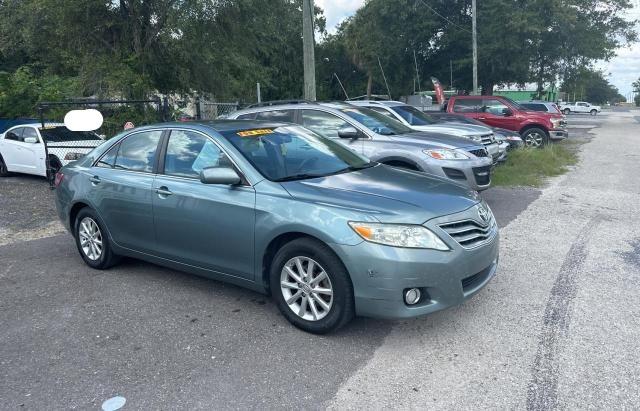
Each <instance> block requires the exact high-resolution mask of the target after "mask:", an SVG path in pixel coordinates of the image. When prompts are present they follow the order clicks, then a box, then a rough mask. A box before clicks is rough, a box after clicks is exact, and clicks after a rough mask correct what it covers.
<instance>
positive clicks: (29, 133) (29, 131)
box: [22, 127, 40, 142]
mask: <svg viewBox="0 0 640 411" xmlns="http://www.w3.org/2000/svg"><path fill="white" fill-rule="evenodd" d="M27 137H34V138H35V139H36V141H38V142H40V139H39V138H38V132H37V131H36V129H35V128H31V127H25V128H24V131H23V132H22V141H24V139H25V138H27Z"/></svg>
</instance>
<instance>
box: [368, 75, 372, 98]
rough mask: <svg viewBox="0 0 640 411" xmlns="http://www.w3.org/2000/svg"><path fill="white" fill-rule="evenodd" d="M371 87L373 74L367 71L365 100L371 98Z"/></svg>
mask: <svg viewBox="0 0 640 411" xmlns="http://www.w3.org/2000/svg"><path fill="white" fill-rule="evenodd" d="M372 88H373V75H372V74H371V72H369V79H368V80H367V100H371V89H372Z"/></svg>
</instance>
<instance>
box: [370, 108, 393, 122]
mask: <svg viewBox="0 0 640 411" xmlns="http://www.w3.org/2000/svg"><path fill="white" fill-rule="evenodd" d="M367 108H368V109H369V110H373V111H375V112H376V113H380V114H384V115H385V116H387V117H389V118H392V119H394V120H398V119H397V118H396V116H394V115H393V114H391V113H390V112H389V110H387V109H384V108H382V107H371V106H370V107H367Z"/></svg>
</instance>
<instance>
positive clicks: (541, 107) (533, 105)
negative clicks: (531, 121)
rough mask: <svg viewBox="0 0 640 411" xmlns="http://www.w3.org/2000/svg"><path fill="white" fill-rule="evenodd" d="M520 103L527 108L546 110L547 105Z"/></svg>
mask: <svg viewBox="0 0 640 411" xmlns="http://www.w3.org/2000/svg"><path fill="white" fill-rule="evenodd" d="M520 104H522V105H523V106H525V107H526V108H528V109H529V110H533V111H547V106H545V105H544V104H540V103H520Z"/></svg>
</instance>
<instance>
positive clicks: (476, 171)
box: [229, 102, 493, 191]
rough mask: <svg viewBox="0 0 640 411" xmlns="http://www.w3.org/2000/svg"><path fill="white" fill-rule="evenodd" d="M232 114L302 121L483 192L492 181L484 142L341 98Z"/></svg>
mask: <svg viewBox="0 0 640 411" xmlns="http://www.w3.org/2000/svg"><path fill="white" fill-rule="evenodd" d="M229 118H231V119H251V120H253V119H256V120H271V121H287V122H291V123H297V124H301V125H302V126H304V127H306V128H308V129H310V130H312V131H315V132H316V133H318V134H320V135H322V136H324V137H328V138H332V139H336V140H339V141H340V142H341V143H343V144H345V145H347V146H348V147H350V148H352V149H353V150H355V151H357V152H358V153H360V154H362V155H364V156H366V157H368V158H370V159H372V160H374V161H377V162H380V163H384V164H387V165H390V166H394V167H401V168H406V169H411V170H417V171H422V172H426V173H430V174H434V175H438V176H441V177H444V178H448V179H450V180H451V181H455V182H457V183H460V184H464V185H467V186H468V187H470V188H472V189H474V190H478V191H480V190H485V189H487V188H489V186H490V185H491V167H492V164H493V161H492V159H491V157H490V156H489V154H488V152H487V150H486V148H485V147H484V146H483V145H482V144H480V143H476V142H474V141H472V140H469V139H466V138H460V137H454V136H449V135H446V134H438V133H428V132H423V131H416V130H413V129H411V128H409V127H407V126H405V125H404V124H402V123H400V122H399V121H396V120H393V119H391V118H389V117H388V116H386V115H383V114H380V113H377V112H375V111H373V110H369V109H368V108H365V107H356V106H354V105H351V104H346V103H340V102H338V103H309V102H300V103H285V104H281V105H278V104H274V103H269V102H267V103H264V104H263V105H260V106H257V107H251V108H248V109H245V110H240V111H236V112H235V113H233V114H231V115H229Z"/></svg>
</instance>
